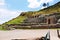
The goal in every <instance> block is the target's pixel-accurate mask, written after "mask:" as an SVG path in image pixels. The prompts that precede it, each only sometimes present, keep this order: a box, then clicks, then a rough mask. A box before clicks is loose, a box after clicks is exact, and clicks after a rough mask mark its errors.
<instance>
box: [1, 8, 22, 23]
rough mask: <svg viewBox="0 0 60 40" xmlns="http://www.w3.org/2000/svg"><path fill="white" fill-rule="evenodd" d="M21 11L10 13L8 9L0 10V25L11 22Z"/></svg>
mask: <svg viewBox="0 0 60 40" xmlns="http://www.w3.org/2000/svg"><path fill="white" fill-rule="evenodd" d="M21 12H22V11H11V10H8V9H0V24H2V23H4V22H6V21H9V20H11V19H12V18H15V17H17V16H18V15H20V13H21Z"/></svg>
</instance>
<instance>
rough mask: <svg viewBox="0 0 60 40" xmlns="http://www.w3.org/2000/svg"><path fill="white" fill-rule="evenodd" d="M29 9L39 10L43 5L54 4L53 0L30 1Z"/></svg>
mask: <svg viewBox="0 0 60 40" xmlns="http://www.w3.org/2000/svg"><path fill="white" fill-rule="evenodd" d="M28 2H29V5H28V7H29V8H38V7H39V6H40V5H41V4H42V3H47V2H53V0H39V1H38V0H28Z"/></svg>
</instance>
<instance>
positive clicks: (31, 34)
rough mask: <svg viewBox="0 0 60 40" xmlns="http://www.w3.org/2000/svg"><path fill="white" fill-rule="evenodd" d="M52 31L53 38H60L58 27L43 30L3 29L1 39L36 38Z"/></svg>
mask: <svg viewBox="0 0 60 40" xmlns="http://www.w3.org/2000/svg"><path fill="white" fill-rule="evenodd" d="M49 31H50V39H51V40H60V39H59V38H58V37H57V31H56V29H55V30H54V29H44V30H43V29H41V30H39V29H38V30H19V29H18V30H10V31H1V30H0V40H11V39H34V38H40V37H42V36H45V35H46V34H47V32H49Z"/></svg>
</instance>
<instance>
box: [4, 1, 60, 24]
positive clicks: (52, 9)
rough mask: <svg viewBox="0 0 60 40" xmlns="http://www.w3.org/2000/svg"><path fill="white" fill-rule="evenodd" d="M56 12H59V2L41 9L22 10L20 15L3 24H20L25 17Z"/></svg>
mask: <svg viewBox="0 0 60 40" xmlns="http://www.w3.org/2000/svg"><path fill="white" fill-rule="evenodd" d="M58 12H60V2H58V3H56V4H55V5H52V6H50V7H48V8H45V9H42V10H38V11H28V12H22V13H21V15H19V16H18V17H16V18H14V19H12V20H10V21H8V22H6V23H4V24H20V23H21V22H24V20H25V19H26V18H27V17H33V16H37V15H39V14H51V13H58Z"/></svg>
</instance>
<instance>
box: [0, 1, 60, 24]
mask: <svg viewBox="0 0 60 40" xmlns="http://www.w3.org/2000/svg"><path fill="white" fill-rule="evenodd" d="M59 1H60V0H0V24H2V23H4V22H7V21H9V20H11V19H12V18H15V17H17V16H18V15H20V13H21V12H24V11H36V10H40V9H43V8H45V7H43V6H42V4H43V3H47V2H49V6H51V5H54V4H55V3H57V2H59Z"/></svg>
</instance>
